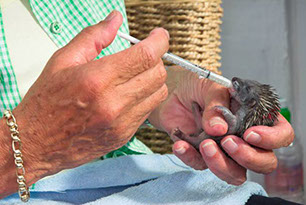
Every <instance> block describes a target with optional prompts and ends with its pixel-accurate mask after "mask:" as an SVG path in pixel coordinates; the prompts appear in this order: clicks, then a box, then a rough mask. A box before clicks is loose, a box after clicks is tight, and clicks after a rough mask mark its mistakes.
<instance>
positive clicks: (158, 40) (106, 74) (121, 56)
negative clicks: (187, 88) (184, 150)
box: [13, 12, 169, 181]
mask: <svg viewBox="0 0 306 205" xmlns="http://www.w3.org/2000/svg"><path fill="white" fill-rule="evenodd" d="M121 24H122V16H121V14H120V13H119V12H113V13H112V14H111V15H110V16H109V17H108V18H107V19H106V20H105V21H102V22H100V23H99V24H97V25H94V26H91V27H88V28H85V29H84V30H83V31H82V32H81V33H80V34H79V35H77V36H76V37H75V38H74V39H73V40H72V41H71V42H70V43H69V44H68V45H67V46H65V47H63V48H62V49H60V50H58V51H57V52H56V53H55V54H54V55H53V56H52V58H51V59H50V60H49V62H48V64H47V65H46V67H45V68H44V70H43V72H42V74H41V75H40V77H39V78H38V80H37V81H36V82H35V84H34V85H33V86H32V87H31V89H30V90H29V92H28V93H27V94H26V96H25V98H24V99H23V100H22V102H21V103H20V105H19V106H18V107H17V108H16V109H15V110H14V111H13V112H14V114H15V116H16V119H17V122H18V125H19V130H20V135H21V136H23V138H22V142H23V145H24V146H23V150H24V159H25V160H26V161H27V162H28V166H27V165H26V170H27V176H30V175H31V173H32V172H35V173H32V174H34V175H38V176H40V173H43V174H44V175H49V174H52V173H56V172H58V171H60V170H62V169H66V168H70V167H75V166H78V165H81V164H83V163H86V162H89V161H91V160H93V159H95V158H97V157H100V156H102V155H103V154H106V153H108V152H110V151H112V150H114V149H116V148H119V147H121V146H123V145H124V144H125V143H126V142H127V141H128V140H129V139H130V138H131V137H132V136H133V134H134V133H135V132H136V130H137V129H138V127H139V126H140V125H141V124H142V123H143V121H145V119H146V118H147V117H148V115H149V113H150V112H151V111H152V110H153V109H154V108H155V107H156V106H158V105H159V104H160V102H162V101H163V100H165V99H166V97H167V94H168V93H167V86H166V85H165V80H166V76H167V73H166V71H165V68H164V66H163V63H162V61H161V56H162V55H163V54H164V53H165V52H166V51H167V50H168V47H169V44H168V41H169V36H168V34H167V32H166V31H165V30H164V29H161V28H160V29H155V30H154V31H153V32H151V34H150V36H149V37H148V38H146V39H145V40H143V41H142V42H140V43H139V44H137V45H135V46H132V47H131V48H129V49H127V50H124V51H122V52H119V53H117V54H114V55H110V56H106V57H103V58H101V59H99V60H94V59H95V58H96V56H97V55H98V54H99V53H100V52H101V50H102V49H103V48H105V47H107V46H108V45H109V44H110V43H111V42H112V41H113V39H114V38H115V36H116V34H117V30H118V28H119V27H120V26H121ZM29 180H30V181H31V179H29ZM29 180H28V181H29Z"/></svg>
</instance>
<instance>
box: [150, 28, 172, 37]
mask: <svg viewBox="0 0 306 205" xmlns="http://www.w3.org/2000/svg"><path fill="white" fill-rule="evenodd" d="M158 30H163V31H164V32H165V34H166V36H167V37H168V39H170V34H169V32H168V31H167V30H166V29H164V28H160V27H158V28H155V29H153V30H152V31H151V32H150V35H151V34H154V33H155V32H156V31H158Z"/></svg>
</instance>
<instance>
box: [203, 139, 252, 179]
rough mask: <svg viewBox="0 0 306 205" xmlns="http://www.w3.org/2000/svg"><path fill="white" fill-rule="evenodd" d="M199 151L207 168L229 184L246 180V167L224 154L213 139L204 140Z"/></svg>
mask: <svg viewBox="0 0 306 205" xmlns="http://www.w3.org/2000/svg"><path fill="white" fill-rule="evenodd" d="M200 152H201V154H202V157H203V159H204V161H205V163H206V165H207V166H208V168H209V169H210V170H211V171H212V172H213V173H214V174H215V175H216V176H217V177H219V178H220V179H222V180H224V181H226V182H227V183H229V184H233V185H241V184H242V183H243V182H245V180H246V169H245V168H243V167H241V166H240V165H238V164H237V163H236V162H234V161H233V160H231V159H229V158H228V157H226V156H225V154H224V153H223V151H222V150H221V149H220V148H219V147H218V145H217V144H216V142H215V141H213V140H211V139H208V140H204V141H203V142H202V143H201V145H200Z"/></svg>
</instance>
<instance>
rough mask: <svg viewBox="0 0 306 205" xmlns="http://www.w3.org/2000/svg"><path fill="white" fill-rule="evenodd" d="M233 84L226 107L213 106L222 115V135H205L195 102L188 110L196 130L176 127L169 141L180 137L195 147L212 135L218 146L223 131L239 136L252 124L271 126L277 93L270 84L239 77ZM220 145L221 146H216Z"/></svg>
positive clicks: (200, 111) (200, 112)
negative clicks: (186, 132) (225, 126)
mask: <svg viewBox="0 0 306 205" xmlns="http://www.w3.org/2000/svg"><path fill="white" fill-rule="evenodd" d="M232 84H233V86H232V87H231V88H229V93H230V109H228V108H226V107H223V106H216V107H215V108H214V109H215V110H216V111H217V112H219V113H220V114H222V115H223V116H224V119H225V121H226V122H227V124H228V131H227V133H226V134H225V135H224V136H219V137H217V136H209V135H207V134H205V132H204V131H203V129H202V125H201V122H202V114H203V110H202V109H201V107H200V106H199V105H198V104H197V103H195V102H194V103H193V104H192V110H193V114H194V117H195V122H196V125H197V129H198V131H197V133H195V134H192V135H187V134H185V133H183V132H182V131H181V130H180V129H179V128H175V129H174V130H172V132H171V134H170V137H171V139H172V140H173V141H177V140H184V141H187V142H188V143H190V144H191V145H192V146H194V147H195V148H196V149H197V150H199V145H200V143H201V142H202V141H203V140H205V139H213V140H215V142H216V143H217V144H218V145H219V146H220V142H221V140H222V139H223V138H224V137H225V136H227V135H236V136H238V137H242V135H243V133H244V132H245V131H246V130H247V129H248V128H249V127H252V126H256V125H266V126H272V125H273V124H274V121H276V120H277V117H278V113H279V112H278V111H279V109H280V104H279V96H278V95H277V94H276V92H275V90H274V89H273V88H272V87H271V86H270V85H264V84H260V83H259V82H257V81H253V80H242V79H240V78H237V77H234V78H233V79H232ZM220 147H221V146H220Z"/></svg>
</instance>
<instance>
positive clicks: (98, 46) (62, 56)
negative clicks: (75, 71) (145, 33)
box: [55, 11, 123, 68]
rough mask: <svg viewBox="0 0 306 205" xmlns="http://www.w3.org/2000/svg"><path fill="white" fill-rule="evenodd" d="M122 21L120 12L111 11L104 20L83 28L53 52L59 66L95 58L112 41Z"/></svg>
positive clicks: (71, 64) (85, 61) (68, 65)
mask: <svg viewBox="0 0 306 205" xmlns="http://www.w3.org/2000/svg"><path fill="white" fill-rule="evenodd" d="M122 21H123V18H122V15H121V13H120V12H118V11H113V12H112V13H110V14H109V15H108V17H107V18H106V19H105V20H104V21H101V22H100V23H98V24H96V25H93V26H89V27H87V28H85V29H83V30H82V31H81V32H80V33H79V34H78V35H77V36H76V37H75V38H74V39H72V40H71V41H70V42H69V43H68V44H67V45H66V46H65V47H63V48H62V49H60V50H58V51H57V52H56V53H55V56H56V57H57V61H60V63H59V64H60V66H61V68H64V67H70V66H74V65H80V64H84V63H87V62H89V61H92V60H93V59H94V58H96V57H97V56H98V55H99V54H100V53H101V51H102V49H103V48H106V47H107V46H109V45H110V44H111V43H112V42H113V40H114V38H115V37H116V35H117V31H118V29H119V27H120V26H121V24H122ZM57 68H58V67H57Z"/></svg>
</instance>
